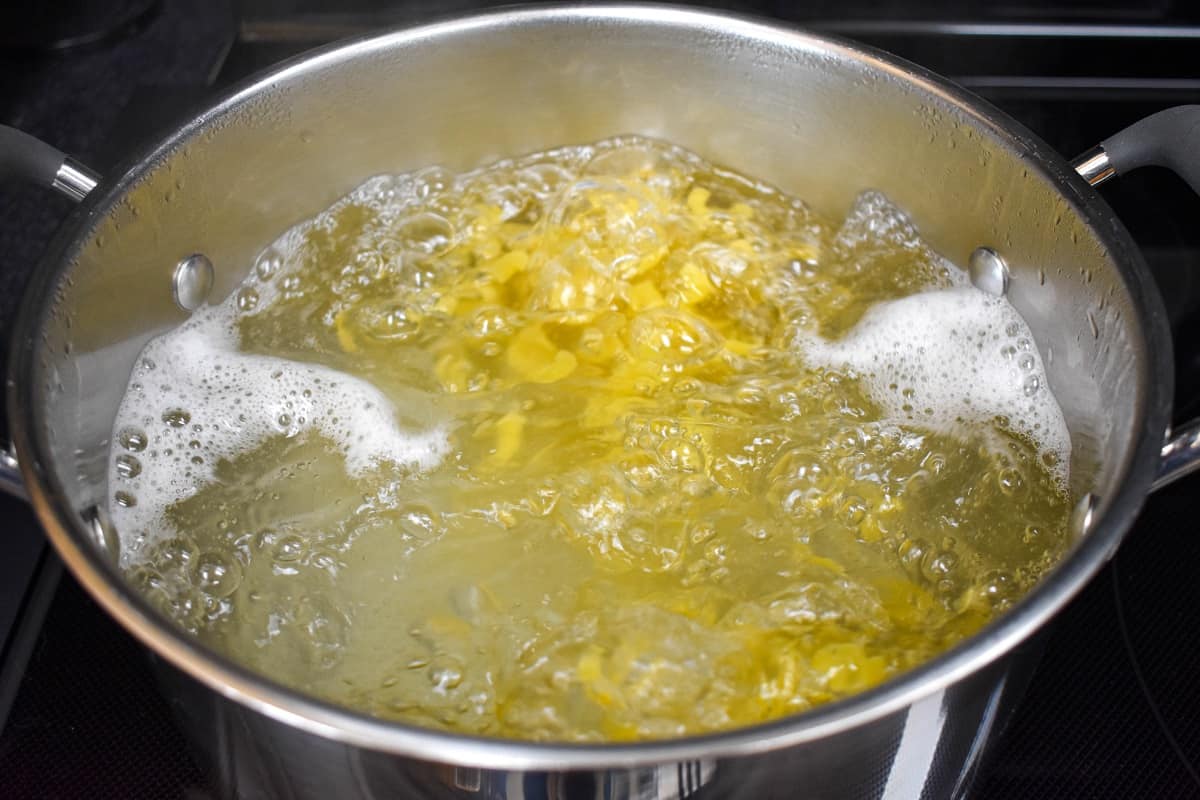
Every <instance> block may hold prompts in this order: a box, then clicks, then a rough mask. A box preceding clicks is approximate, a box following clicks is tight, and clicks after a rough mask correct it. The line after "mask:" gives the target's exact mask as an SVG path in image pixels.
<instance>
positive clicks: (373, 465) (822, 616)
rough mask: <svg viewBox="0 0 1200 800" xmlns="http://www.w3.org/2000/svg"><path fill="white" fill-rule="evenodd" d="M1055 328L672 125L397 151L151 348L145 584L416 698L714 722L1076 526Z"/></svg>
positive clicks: (385, 693)
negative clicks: (482, 153) (773, 183)
mask: <svg viewBox="0 0 1200 800" xmlns="http://www.w3.org/2000/svg"><path fill="white" fill-rule="evenodd" d="M1031 341H1032V337H1031V336H1030V334H1029V331H1028V329H1027V327H1026V326H1025V324H1024V322H1022V321H1021V319H1020V318H1019V317H1018V316H1017V315H1016V313H1015V312H1014V311H1013V310H1012V309H1011V308H1010V307H1009V306H1008V305H1007V303H1006V302H1005V301H1004V300H1003V299H998V298H993V297H990V296H988V295H985V294H982V293H980V292H978V291H976V290H975V289H973V288H971V287H970V286H969V284H968V283H967V282H966V281H965V280H964V277H963V275H962V273H961V271H959V270H958V269H957V268H956V267H954V266H952V265H949V264H947V263H946V262H944V261H943V260H942V259H940V258H939V257H938V256H937V255H936V254H934V253H933V252H931V251H930V250H929V248H928V247H927V246H926V245H925V244H924V243H923V242H922V241H921V239H920V238H919V236H918V235H917V232H916V231H915V229H914V228H913V226H912V225H911V224H910V223H909V222H908V221H907V219H906V218H905V217H904V215H903V214H902V213H900V212H899V211H898V210H897V209H895V208H893V207H892V206H890V205H889V204H888V203H887V201H886V200H885V199H884V198H883V197H881V196H880V195H878V194H876V193H866V194H864V195H863V196H862V197H860V198H859V201H858V202H857V203H856V204H855V206H854V208H853V209H852V210H851V211H850V213H849V215H848V216H847V218H846V219H845V220H844V221H842V222H841V223H840V224H836V225H835V224H829V223H828V222H826V221H824V220H822V219H820V218H818V217H817V216H815V215H814V214H813V213H811V212H810V211H809V210H808V209H807V208H806V207H805V206H804V205H803V204H802V203H801V202H800V201H798V200H797V199H795V198H792V197H789V196H787V195H785V194H782V193H780V192H779V191H777V190H775V189H773V188H772V187H770V186H767V185H765V184H762V183H760V182H757V181H754V180H752V179H749V178H747V177H744V176H741V175H738V174H735V173H732V172H730V171H727V170H724V169H721V168H718V167H716V166H714V165H711V164H708V163H705V162H704V161H702V160H701V159H699V158H697V157H696V156H694V155H692V154H690V153H687V152H686V151H683V150H680V149H677V148H674V147H670V146H667V145H664V144H660V143H656V142H652V141H647V140H643V139H636V138H622V139H617V140H612V141H607V142H602V143H599V144H596V145H593V146H588V147H574V148H567V149H562V150H557V151H553V152H549V153H543V154H538V155H534V156H529V157H526V158H523V159H520V160H517V161H506V162H500V163H498V164H495V165H493V166H490V167H487V168H484V169H481V170H478V171H476V172H472V173H468V174H464V175H452V174H449V173H446V172H444V171H442V170H440V169H436V168H433V169H426V170H422V171H419V172H414V173H411V174H407V175H399V176H386V177H380V178H374V179H372V180H370V181H368V182H367V183H365V184H364V185H363V186H361V187H360V188H359V189H357V190H356V191H355V192H353V193H352V194H351V195H350V196H348V197H347V198H345V199H343V200H342V201H339V202H338V203H337V204H335V205H334V206H333V207H332V208H330V209H329V210H328V211H326V212H325V213H323V214H321V215H320V216H318V217H317V218H315V219H314V220H311V221H308V222H305V223H303V224H301V225H299V226H297V227H296V228H294V229H293V230H291V231H289V232H288V233H286V234H285V235H284V236H283V237H281V238H280V239H279V240H278V241H277V242H276V243H275V244H274V245H272V246H271V247H270V248H268V249H267V250H266V251H264V253H263V254H262V255H261V256H260V258H259V259H258V261H257V263H256V264H255V265H254V268H253V269H252V270H251V271H250V274H249V277H248V278H247V279H246V281H245V282H244V284H243V285H242V286H241V287H240V288H239V289H238V290H237V291H236V292H234V294H233V295H232V296H230V297H229V298H228V299H227V300H226V301H225V302H224V303H223V304H222V305H220V306H218V307H214V308H206V309H202V310H201V311H199V312H197V314H196V315H194V317H193V318H192V320H191V321H190V322H189V323H188V324H186V325H185V326H183V327H182V328H180V329H179V330H177V331H174V332H172V333H169V334H167V335H165V336H163V337H161V338H160V339H158V340H156V341H154V342H152V343H151V344H150V345H149V347H147V349H146V351H145V353H144V354H143V356H142V358H141V360H140V362H139V364H138V366H137V368H136V369H135V371H134V374H133V376H132V377H131V383H130V387H129V390H128V392H127V394H126V397H125V400H124V402H123V404H122V406H121V409H120V412H119V415H118V419H117V421H116V425H115V428H114V447H113V453H112V460H111V470H110V482H111V486H112V490H113V495H112V496H113V501H112V503H111V511H112V518H113V520H114V523H115V525H116V527H117V529H118V531H119V533H120V537H121V544H122V564H123V566H124V567H125V568H126V570H127V574H128V576H129V579H130V580H131V581H132V582H134V583H135V584H136V585H137V586H138V587H139V588H140V589H141V590H142V591H144V592H145V593H146V594H147V595H148V596H149V597H150V598H151V599H152V600H153V602H155V603H156V604H158V605H159V606H160V607H161V608H162V609H163V610H164V611H165V612H166V613H168V614H169V615H170V616H171V617H172V618H174V619H175V620H177V621H178V623H179V624H180V625H182V626H183V627H185V628H186V629H187V630H189V631H191V632H193V633H195V634H196V635H197V636H199V637H200V638H201V639H202V640H204V641H205V642H207V643H208V644H210V645H211V646H212V647H214V648H216V649H218V650H220V651H223V652H225V653H227V654H228V655H230V656H231V657H233V658H235V659H237V660H238V661H240V662H243V663H245V664H246V665H248V666H250V667H252V668H254V669H257V670H259V671H261V672H262V673H264V674H266V675H270V676H272V677H273V678H275V679H278V680H280V681H282V682H284V683H287V684H290V685H292V686H294V687H296V688H299V689H301V690H304V691H306V692H310V693H312V694H315V695H318V696H321V697H324V698H327V699H329V700H332V701H334V702H337V703H341V704H345V705H348V706H352V707H355V708H359V709H362V710H364V711H367V712H369V713H371V714H375V715H378V716H381V717H389V718H396V719H402V720H406V721H410V722H414V723H417V724H420V725H425V726H432V727H438V728H446V729H452V730H458V731H469V732H476V733H482V734H488V735H496V736H510V737H520V738H532V739H552V740H581V741H595V740H613V739H634V738H656V737H670V736H678V735H682V734H686V733H694V732H701V731H708V730H715V729H723V728H728V727H732V726H736V725H741V724H747V723H751V722H755V721H760V720H763V719H768V718H772V717H777V716H780V715H784V714H788V713H793V712H797V711H801V710H803V709H806V708H809V707H811V706H813V705H815V704H818V703H822V702H826V701H828V700H831V699H834V698H837V697H841V696H844V695H846V694H849V693H853V692H857V691H861V690H863V689H865V688H868V687H870V686H872V685H874V684H876V683H878V682H880V681H882V680H884V679H885V678H887V677H888V676H890V675H894V674H896V673H898V672H900V671H903V670H905V669H907V668H909V667H911V666H913V665H915V664H918V663H920V662H922V661H924V660H926V659H928V658H930V657H932V656H933V655H935V654H936V653H938V652H939V651H941V650H944V649H945V648H947V647H949V646H950V645H952V644H953V643H955V642H956V641H958V640H960V639H962V638H963V637H965V636H969V635H970V634H972V633H973V632H975V631H976V630H978V629H979V628H980V627H981V626H982V625H984V624H985V623H986V622H987V621H988V620H989V619H991V618H992V617H993V616H995V615H996V614H997V613H1000V612H1002V611H1003V610H1004V609H1005V608H1007V607H1008V606H1009V605H1011V604H1012V603H1013V602H1014V601H1015V600H1016V599H1017V598H1019V597H1020V595H1021V594H1022V593H1023V592H1024V591H1026V590H1027V589H1028V588H1029V587H1030V586H1031V585H1032V584H1033V583H1034V582H1035V581H1037V580H1038V578H1039V577H1040V576H1041V575H1043V574H1044V573H1045V572H1046V570H1047V569H1049V568H1050V567H1051V566H1052V565H1053V564H1054V563H1055V561H1056V560H1057V558H1058V557H1059V556H1060V555H1061V553H1062V552H1063V551H1064V549H1065V547H1066V544H1067V537H1066V532H1065V527H1066V519H1067V513H1068V505H1069V503H1068V498H1067V495H1066V491H1065V488H1064V487H1065V485H1066V477H1067V475H1066V470H1067V465H1068V463H1069V439H1068V437H1067V432H1066V428H1065V424H1064V422H1063V418H1062V415H1061V413H1060V411H1059V409H1058V408H1057V406H1056V405H1055V403H1054V400H1053V398H1052V397H1051V396H1050V394H1049V392H1048V391H1047V389H1046V381H1045V376H1044V373H1043V371H1042V365H1041V362H1040V359H1039V356H1038V353H1037V351H1036V349H1034V348H1033V346H1032V344H1031Z"/></svg>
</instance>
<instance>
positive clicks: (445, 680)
mask: <svg viewBox="0 0 1200 800" xmlns="http://www.w3.org/2000/svg"><path fill="white" fill-rule="evenodd" d="M426 674H427V675H428V676H429V683H430V684H432V686H433V690H434V691H435V692H437V693H438V694H446V693H447V692H449V691H452V690H454V689H457V688H458V687H459V686H461V685H462V682H463V666H462V663H461V662H459V661H458V660H457V659H454V658H451V657H449V656H439V657H437V658H435V659H434V660H433V661H431V662H430V664H429V669H428V671H427V672H426Z"/></svg>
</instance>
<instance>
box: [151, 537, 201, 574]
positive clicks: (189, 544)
mask: <svg viewBox="0 0 1200 800" xmlns="http://www.w3.org/2000/svg"><path fill="white" fill-rule="evenodd" d="M198 553H199V549H198V548H197V547H196V543H195V542H193V541H192V540H191V539H190V538H189V537H187V536H172V537H171V538H169V539H166V540H164V541H162V542H161V543H160V544H159V546H158V549H157V551H156V554H155V555H156V558H155V560H156V562H157V563H158V565H159V566H160V567H161V568H162V569H164V570H166V569H177V570H180V571H184V572H185V574H186V570H187V568H188V565H189V564H191V563H192V561H193V560H195V558H196V555H197V554H198Z"/></svg>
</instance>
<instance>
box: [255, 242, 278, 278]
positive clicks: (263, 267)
mask: <svg viewBox="0 0 1200 800" xmlns="http://www.w3.org/2000/svg"><path fill="white" fill-rule="evenodd" d="M281 266H283V256H281V255H280V254H279V252H278V251H276V250H274V249H268V250H264V251H263V252H262V254H261V255H259V257H258V259H257V260H256V261H255V262H254V273H255V274H256V275H257V276H258V277H259V279H260V280H264V281H265V280H269V279H270V278H272V277H274V275H275V273H276V272H278V271H279V268H280V267H281Z"/></svg>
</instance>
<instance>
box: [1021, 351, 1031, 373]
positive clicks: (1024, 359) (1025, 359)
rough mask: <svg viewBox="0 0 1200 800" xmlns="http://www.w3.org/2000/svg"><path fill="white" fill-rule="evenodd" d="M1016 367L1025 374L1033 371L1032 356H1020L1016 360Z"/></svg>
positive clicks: (1026, 354)
mask: <svg viewBox="0 0 1200 800" xmlns="http://www.w3.org/2000/svg"><path fill="white" fill-rule="evenodd" d="M1017 366H1018V367H1020V368H1021V369H1023V370H1025V371H1026V372H1028V371H1029V370H1031V369H1033V367H1034V360H1033V354H1032V353H1025V354H1024V355H1022V356H1021V357H1020V358H1019V359H1017Z"/></svg>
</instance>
